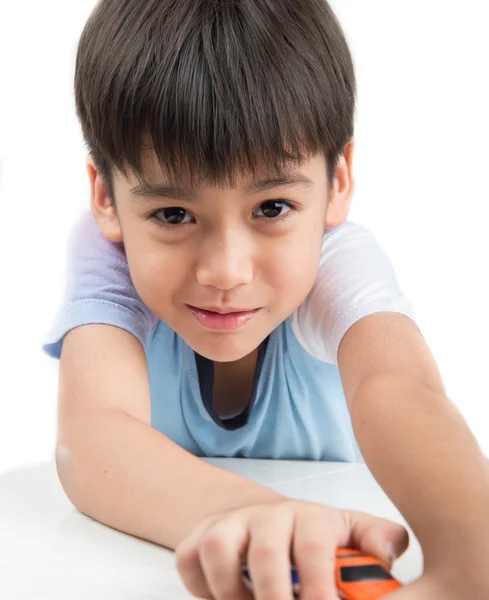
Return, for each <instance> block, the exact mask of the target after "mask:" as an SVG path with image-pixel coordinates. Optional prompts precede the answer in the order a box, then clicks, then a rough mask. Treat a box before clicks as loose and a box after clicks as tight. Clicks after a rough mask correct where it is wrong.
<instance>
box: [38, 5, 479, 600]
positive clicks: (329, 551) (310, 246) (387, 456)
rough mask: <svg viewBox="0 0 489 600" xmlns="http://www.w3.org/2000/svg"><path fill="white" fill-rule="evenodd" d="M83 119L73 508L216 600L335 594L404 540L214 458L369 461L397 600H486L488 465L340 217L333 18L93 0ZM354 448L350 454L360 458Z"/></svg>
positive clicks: (342, 157)
mask: <svg viewBox="0 0 489 600" xmlns="http://www.w3.org/2000/svg"><path fill="white" fill-rule="evenodd" d="M75 92H76V103H77V111H78V115H79V118H80V120H81V124H82V128H83V133H84V137H85V140H86V142H87V145H88V148H89V151H90V154H89V158H88V161H87V170H88V175H89V179H90V186H91V214H90V215H88V216H86V217H84V218H83V219H82V220H81V222H80V224H79V225H78V226H77V228H76V230H75V233H74V235H73V237H72V240H71V258H70V281H69V287H68V296H67V299H66V304H65V306H64V308H63V309H62V311H61V312H60V315H59V318H58V320H57V322H56V324H55V326H54V329H53V332H52V335H51V336H50V338H49V340H48V343H47V345H46V350H47V351H48V352H49V353H51V355H53V356H56V357H60V384H59V433H58V443H57V453H56V458H57V467H58V472H59V476H60V480H61V482H62V485H63V487H64V489H65V491H66V493H67V495H68V496H69V498H70V499H71V501H72V502H73V504H74V505H75V506H76V507H77V508H78V509H79V510H80V511H82V512H83V513H85V514H87V515H90V516H92V517H93V518H95V519H98V520H99V521H101V522H103V523H106V524H108V525H110V526H112V527H115V528H117V529H120V530H122V531H125V532H128V533H130V534H133V535H136V536H140V537H142V538H145V539H148V540H152V541H153V542H156V543H158V544H161V545H165V546H167V547H169V548H174V549H176V550H177V566H178V568H179V571H180V574H181V576H182V578H183V581H184V583H185V585H186V586H187V588H188V589H189V591H190V592H191V593H193V594H194V595H196V596H199V597H202V598H215V599H217V600H225V599H229V598H233V599H237V600H241V599H246V598H250V595H249V592H248V591H247V590H246V588H245V587H244V585H243V583H242V581H241V578H240V565H241V564H242V563H243V562H244V561H246V562H247V563H248V565H249V568H250V571H251V576H252V579H253V582H254V587H255V596H256V598H258V599H259V600H279V599H280V600H282V599H286V598H288V599H290V598H291V597H292V596H291V593H292V592H291V589H290V583H289V577H288V569H289V565H290V561H291V560H293V561H294V562H295V563H296V564H297V566H298V569H299V573H300V575H301V581H302V595H301V599H302V600H312V599H316V598H325V599H332V598H335V597H336V592H335V589H334V580H333V570H332V567H331V564H332V558H333V555H334V551H335V549H336V548H337V547H340V546H345V545H353V546H355V547H358V548H360V549H362V550H364V551H366V552H368V553H371V554H374V555H376V556H378V557H379V558H382V559H384V560H386V561H387V562H389V563H391V562H392V560H393V559H394V558H395V557H397V556H399V555H400V554H401V553H402V552H403V551H404V550H405V548H406V546H407V533H406V531H405V530H404V528H402V527H400V526H398V525H396V524H393V523H389V522H386V521H383V520H379V519H374V518H373V517H370V516H369V515H365V514H361V513H353V512H350V511H340V510H333V509H330V508H327V507H325V506H320V505H315V504H311V503H306V502H295V501H291V500H288V499H286V498H284V497H282V496H280V495H279V494H277V493H275V492H273V491H271V490H269V489H265V488H263V487H261V486H259V485H257V484H254V483H252V482H249V481H247V480H245V479H243V478H240V477H238V476H236V475H233V474H230V473H227V472H224V471H222V470H220V469H218V468H215V467H214V466H211V465H209V464H207V463H205V462H203V461H201V460H200V459H199V458H198V457H199V456H244V457H256V458H284V459H285V458H288V459H311V460H336V461H352V460H356V459H358V458H360V456H362V457H363V458H364V459H365V461H366V463H367V465H368V466H369V468H370V469H371V470H372V472H373V474H374V475H375V477H376V478H377V479H378V480H379V482H380V484H381V485H382V486H383V488H384V489H385V491H386V492H387V493H388V494H389V496H390V497H391V498H392V500H393V501H394V503H395V504H396V505H397V506H398V508H399V509H400V510H401V512H402V513H403V515H404V516H405V517H406V519H407V521H408V522H409V523H410V525H411V526H412V527H413V530H414V531H415V533H416V535H417V536H418V537H419V540H420V542H421V544H422V546H423V550H424V556H425V572H424V575H423V576H422V577H421V578H420V579H419V580H418V581H417V582H415V583H413V584H411V585H409V586H407V587H405V588H404V589H403V590H402V591H400V592H397V593H395V594H394V595H392V598H396V599H397V600H403V599H404V600H409V599H413V600H414V599H418V600H422V599H426V600H428V599H432V598H444V599H448V598H453V599H457V600H458V599H460V600H461V599H466V598H471V600H474V599H479V600H482V599H484V600H487V597H489V596H488V594H489V574H488V571H487V569H486V556H487V553H488V550H489V544H488V541H489V535H488V534H489V524H488V522H487V518H486V515H487V505H488V500H489V481H488V473H487V467H486V462H485V459H484V457H483V455H482V453H481V451H480V449H479V447H478V446H477V444H476V442H475V440H474V439H473V437H472V435H471V433H470V432H469V430H468V428H467V426H466V425H465V423H464V422H463V420H462V419H461V417H460V415H459V414H458V412H457V411H456V410H455V408H454V407H453V405H452V404H451V403H450V402H449V400H448V399H447V398H446V396H445V392H444V388H443V384H442V381H441V378H440V374H439V372H438V369H437V367H436V364H435V362H434V360H433V357H432V355H431V353H430V351H429V349H428V348H427V346H426V344H425V342H424V339H423V337H422V335H421V333H420V332H419V330H418V328H417V327H416V325H415V323H414V321H413V314H412V310H411V307H410V304H409V302H408V301H407V299H406V298H405V297H404V296H403V294H402V292H401V291H400V289H399V287H398V284H397V281H396V277H395V274H394V272H393V270H392V267H391V265H390V263H389V261H388V259H387V257H386V256H385V254H384V253H383V252H382V250H381V249H380V248H379V246H378V245H377V243H376V241H375V239H374V238H373V236H372V235H371V234H370V233H369V232H368V231H367V230H366V229H365V228H363V227H361V226H359V225H356V224H354V223H351V222H349V221H348V220H347V217H348V213H349V208H350V202H351V199H352V195H353V188H354V184H353V178H352V162H353V148H354V144H353V120H354V102H355V93H356V90H355V77H354V70H353V65H352V61H351V56H350V53H349V50H348V46H347V43H346V41H345V38H344V36H343V33H342V31H341V27H340V25H339V24H338V22H337V20H336V19H335V17H334V15H333V14H332V11H331V9H330V7H329V6H328V4H327V3H326V2H325V0H302V1H301V2H300V3H299V2H297V0H239V1H238V0H178V1H175V0H102V1H101V2H99V4H98V5H97V7H96V8H95V10H94V12H93V13H92V15H91V17H90V19H89V21H88V22H87V25H86V27H85V30H84V32H83V34H82V37H81V40H80V44H79V48H78V55H77V65H76V75H75ZM357 442H358V446H357Z"/></svg>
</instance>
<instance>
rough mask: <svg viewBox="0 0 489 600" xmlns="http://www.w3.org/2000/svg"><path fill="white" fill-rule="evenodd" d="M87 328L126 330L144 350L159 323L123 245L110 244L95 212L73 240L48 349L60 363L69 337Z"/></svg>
mask: <svg viewBox="0 0 489 600" xmlns="http://www.w3.org/2000/svg"><path fill="white" fill-rule="evenodd" d="M88 324H105V325H113V326H115V327H120V328H121V329H125V330H126V331H128V332H129V333H131V334H133V335H134V336H135V337H136V338H137V339H138V340H139V341H140V342H141V344H142V345H143V347H146V343H147V340H148V338H149V334H150V332H151V330H152V328H153V324H154V319H153V315H152V314H151V312H150V311H149V309H148V308H147V307H146V306H145V305H144V303H143V302H142V300H141V298H140V297H139V295H138V293H137V292H136V290H135V288H134V286H133V283H132V279H131V276H130V273H129V267H128V264H127V259H126V255H125V252H124V246H123V244H115V243H112V242H109V241H108V240H106V239H105V238H104V237H103V236H102V234H101V233H100V230H99V228H98V225H97V222H96V221H95V219H94V217H93V216H92V214H91V213H86V214H83V215H82V216H81V217H80V219H79V220H78V221H77V222H76V224H75V226H74V228H73V230H72V231H71V234H70V237H69V239H68V259H67V281H66V287H65V295H64V300H63V302H62V305H61V307H60V309H59V311H58V313H57V315H56V317H55V320H54V323H53V325H52V327H51V330H50V332H49V333H48V335H47V336H46V338H45V340H44V343H43V350H44V351H45V352H46V353H47V354H48V355H49V356H52V357H54V358H59V357H60V355H61V347H62V344H63V339H64V336H65V335H66V334H67V333H68V332H69V331H70V330H72V329H74V328H75V327H79V326H81V325H88Z"/></svg>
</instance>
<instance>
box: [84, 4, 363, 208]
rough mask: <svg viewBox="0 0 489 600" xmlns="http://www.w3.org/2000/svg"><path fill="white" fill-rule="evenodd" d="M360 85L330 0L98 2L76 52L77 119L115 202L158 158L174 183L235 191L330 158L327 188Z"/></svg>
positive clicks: (348, 136)
mask: <svg viewBox="0 0 489 600" xmlns="http://www.w3.org/2000/svg"><path fill="white" fill-rule="evenodd" d="M355 96H356V82H355V74H354V68H353V63H352V58H351V55H350V51H349V48H348V44H347V42H346V40H345V36H344V33H343V31H342V29H341V26H340V24H339V22H338V20H337V18H336V17H335V15H334V13H333V12H332V10H331V7H330V6H329V5H328V3H327V1H326V0H100V1H99V2H98V4H97V5H96V7H95V9H94V10H93V12H92V14H91V15H90V17H89V19H88V21H87V23H86V25H85V28H84V30H83V33H82V35H81V38H80V42H79V45H78V52H77V59H76V69H75V99H76V107H77V114H78V117H79V119H80V122H81V126H82V130H83V135H84V138H85V142H86V145H87V147H88V150H89V152H90V153H91V154H92V155H93V158H94V161H95V163H96V165H97V167H98V169H99V171H100V172H101V174H102V176H103V178H104V180H105V183H106V185H107V187H108V189H109V193H110V195H111V197H112V198H113V186H112V175H113V169H114V168H117V169H118V170H119V171H120V172H121V173H123V174H124V175H127V174H128V172H132V173H133V174H134V175H135V176H136V177H137V178H139V179H140V180H142V179H143V178H144V172H143V157H144V151H145V150H146V149H153V150H154V151H155V153H156V156H157V158H158V160H159V162H160V165H161V167H162V169H163V171H164V173H165V174H166V175H167V176H168V178H169V179H170V180H171V181H178V179H179V177H181V176H182V174H183V173H185V174H186V175H187V176H190V177H191V180H192V182H195V180H196V179H195V178H196V177H197V178H198V180H199V181H202V180H204V179H205V180H206V181H209V182H212V183H214V184H218V185H220V184H223V183H224V182H230V183H231V184H232V182H233V181H234V176H235V175H236V173H239V172H240V173H247V172H248V173H249V172H251V173H255V172H256V170H257V169H260V170H261V169H266V170H267V171H269V172H278V171H280V169H281V167H283V165H284V162H286V161H290V160H297V161H301V160H303V159H305V158H307V157H310V156H313V155H315V154H317V153H319V152H323V153H324V155H325V157H326V161H327V165H328V180H329V183H330V184H331V183H332V180H333V177H334V172H335V168H336V165H337V161H338V158H339V157H340V155H341V154H342V153H343V151H344V149H345V146H346V144H347V143H348V142H349V141H350V140H351V138H352V137H353V129H354V111H355Z"/></svg>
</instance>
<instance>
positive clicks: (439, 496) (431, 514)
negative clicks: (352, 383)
mask: <svg viewBox="0 0 489 600" xmlns="http://www.w3.org/2000/svg"><path fill="white" fill-rule="evenodd" d="M351 413H352V421H353V427H354V430H355V434H356V437H357V440H358V443H359V446H360V449H361V451H362V454H363V456H364V458H365V461H366V463H367V465H368V466H369V468H370V469H371V471H372V473H373V475H374V476H375V477H376V479H377V480H378V482H379V484H380V485H381V486H382V488H383V489H384V490H385V492H386V493H387V494H388V495H389V496H390V498H391V499H392V500H393V502H394V503H395V504H396V506H397V507H398V508H399V510H400V511H401V513H402V514H403V516H404V517H405V518H406V520H407V521H408V523H409V524H410V525H411V527H412V528H413V531H414V532H415V534H416V536H417V537H418V539H419V541H420V543H421V544H422V546H423V550H424V553H425V559H426V561H427V562H429V561H431V560H439V559H440V558H442V557H443V556H445V555H447V554H450V553H452V554H453V552H457V546H459V545H460V543H462V542H465V541H466V540H468V539H470V544H469V545H470V547H471V550H473V556H478V557H479V560H480V557H481V556H487V552H488V547H487V543H488V542H489V538H488V537H487V536H484V535H480V533H481V530H482V528H484V527H485V528H486V530H487V532H488V533H489V526H488V524H487V514H488V509H489V470H488V466H487V461H486V460H485V458H484V456H483V454H482V452H481V449H480V448H479V446H478V444H477V442H476V441H475V439H474V437H473V435H472V433H471V432H470V430H469V428H468V427H467V425H466V424H465V422H464V420H463V418H462V417H461V415H460V413H459V412H458V410H457V409H456V408H455V407H454V406H453V404H452V403H450V402H449V401H448V400H447V398H446V397H444V396H443V395H442V394H441V393H437V392H435V391H434V390H430V389H429V388H426V387H421V386H419V385H413V384H412V383H411V384H410V383H409V382H406V381H401V380H399V379H393V378H391V379H389V378H385V377H384V378H383V379H380V378H377V379H376V380H371V381H369V382H367V383H366V384H364V386H362V388H360V390H358V392H357V394H356V395H355V398H354V401H353V405H352V410H351ZM477 543H479V544H480V545H479V547H477ZM482 546H483V547H482ZM465 547H466V545H465V543H464V548H465ZM464 551H465V550H464ZM480 552H483V554H480Z"/></svg>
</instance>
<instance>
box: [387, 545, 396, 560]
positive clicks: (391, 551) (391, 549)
mask: <svg viewBox="0 0 489 600" xmlns="http://www.w3.org/2000/svg"><path fill="white" fill-rule="evenodd" d="M385 553H386V555H387V559H388V561H389V562H394V561H395V560H396V548H395V546H394V544H393V543H392V542H389V543H388V544H386V547H385Z"/></svg>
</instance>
